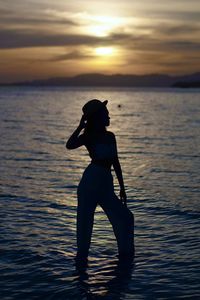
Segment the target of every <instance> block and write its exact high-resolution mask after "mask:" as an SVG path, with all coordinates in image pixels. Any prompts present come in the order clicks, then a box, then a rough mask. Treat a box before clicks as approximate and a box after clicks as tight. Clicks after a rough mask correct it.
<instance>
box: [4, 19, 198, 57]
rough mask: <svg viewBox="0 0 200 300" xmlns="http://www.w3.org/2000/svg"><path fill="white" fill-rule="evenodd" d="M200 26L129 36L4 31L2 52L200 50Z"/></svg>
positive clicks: (155, 30)
mask: <svg viewBox="0 0 200 300" xmlns="http://www.w3.org/2000/svg"><path fill="white" fill-rule="evenodd" d="M197 31H198V26H192V27H191V26H186V25H184V26H178V27H177V26H176V27H174V26H168V27H167V26H163V27H161V26H158V27H155V28H154V29H153V30H152V33H151V34H150V33H149V34H141V33H140V32H141V30H139V29H138V33H134V34H127V33H118V32H113V33H112V34H110V35H109V36H106V37H97V36H91V35H81V34H67V33H66V34H63V33H62V34H59V33H58V34H56V33H50V32H46V31H42V30H38V31H37V30H30V29H18V30H14V29H1V30H0V49H9V48H27V47H55V46H92V47H98V46H115V45H118V46H122V47H123V48H124V49H127V50H129V49H130V50H131V49H135V50H144V49H145V51H157V52H158V51H164V52H166V51H193V52H196V51H200V40H198V39H197V38H196V37H197V36H198V35H195V32H197ZM183 32H188V33H189V32H193V33H194V36H192V35H191V37H190V38H189V39H187V38H183V37H180V36H179V35H180V33H181V34H182V33H183Z"/></svg>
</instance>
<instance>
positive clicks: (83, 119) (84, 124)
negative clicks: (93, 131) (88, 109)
mask: <svg viewBox="0 0 200 300" xmlns="http://www.w3.org/2000/svg"><path fill="white" fill-rule="evenodd" d="M86 122H87V120H86V118H85V116H84V115H82V117H81V120H80V123H79V125H78V127H79V129H81V130H82V129H84V128H85V126H86Z"/></svg>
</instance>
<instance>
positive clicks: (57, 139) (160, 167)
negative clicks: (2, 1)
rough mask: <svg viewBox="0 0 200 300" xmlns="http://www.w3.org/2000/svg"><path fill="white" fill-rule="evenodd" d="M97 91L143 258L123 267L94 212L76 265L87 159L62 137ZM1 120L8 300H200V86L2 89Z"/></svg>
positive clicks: (2, 293) (2, 274)
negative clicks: (81, 261)
mask: <svg viewBox="0 0 200 300" xmlns="http://www.w3.org/2000/svg"><path fill="white" fill-rule="evenodd" d="M92 98H99V99H108V100H109V103H108V109H109V110H110V117H111V125H110V128H109V130H111V131H113V132H115V134H116V137H117V142H118V150H119V157H120V161H121V165H122V170H123V174H124V180H125V185H126V190H127V195H128V206H129V208H130V209H131V211H132V212H133V213H134V215H135V245H136V258H135V262H134V264H133V265H132V266H130V265H129V266H125V265H120V264H119V263H118V260H117V257H116V254H117V248H116V241H115V238H114V235H113V233H112V229H111V225H110V224H109V222H108V220H107V218H106V216H105V215H104V213H103V212H102V210H101V209H100V208H98V209H97V211H96V215H95V224H94V231H93V239H92V245H91V251H90V257H89V265H88V268H87V270H85V271H84V270H82V271H81V272H80V271H78V270H76V268H75V265H74V256H75V252H76V205H77V201H76V188H77V185H78V183H79V180H80V178H81V174H82V172H83V170H84V168H85V167H86V166H87V164H88V163H89V158H88V155H87V152H86V150H85V149H84V148H79V149H76V150H74V151H69V150H66V149H65V142H66V139H67V138H68V137H69V135H70V134H71V133H72V131H73V130H74V129H75V128H76V126H77V125H78V122H79V119H80V117H81V108H82V105H83V104H84V103H85V102H86V101H88V100H90V99H92ZM120 105H121V107H120ZM0 116H1V120H0V136H1V142H0V156H1V160H0V197H1V199H0V222H1V224H0V235H1V237H0V253H1V256H0V299H1V300H11V299H13V300H14V299H17V300H25V299H26V300H32V299H45V300H46V299H50V300H51V299H55V300H57V299H58V300H60V299H65V300H67V299H75V300H76V299H112V300H115V299H136V300H137V299H200V91H199V90H174V89H173V90H172V89H104V88H101V89H94V88H91V89H90V88H85V89H83V88H82V89H81V88H78V89H77V88H76V89H75V88H74V89H73V88H70V89H68V88H54V89H53V88H28V87H27V88H23V87H20V88H1V89H0ZM113 175H114V174H113ZM115 189H116V193H117V194H118V192H119V189H118V185H117V181H116V179H115Z"/></svg>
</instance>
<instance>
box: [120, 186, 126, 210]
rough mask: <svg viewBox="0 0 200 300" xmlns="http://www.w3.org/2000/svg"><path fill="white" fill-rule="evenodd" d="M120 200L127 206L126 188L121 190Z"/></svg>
mask: <svg viewBox="0 0 200 300" xmlns="http://www.w3.org/2000/svg"><path fill="white" fill-rule="evenodd" d="M119 196H120V199H121V201H122V203H123V204H124V205H125V206H127V196H126V192H125V189H124V188H121V189H120V193H119Z"/></svg>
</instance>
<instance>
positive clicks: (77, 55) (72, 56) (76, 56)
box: [48, 51, 94, 61]
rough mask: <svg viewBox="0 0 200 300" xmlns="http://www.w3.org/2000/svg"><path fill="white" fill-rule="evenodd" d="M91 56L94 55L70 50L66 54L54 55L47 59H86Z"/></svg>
mask: <svg viewBox="0 0 200 300" xmlns="http://www.w3.org/2000/svg"><path fill="white" fill-rule="evenodd" d="M93 57H94V55H89V54H85V53H83V52H80V51H71V52H69V53H66V54H62V55H57V56H54V57H53V58H51V59H49V60H48V61H63V60H74V59H75V60H77V59H81V60H82V59H88V58H93Z"/></svg>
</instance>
